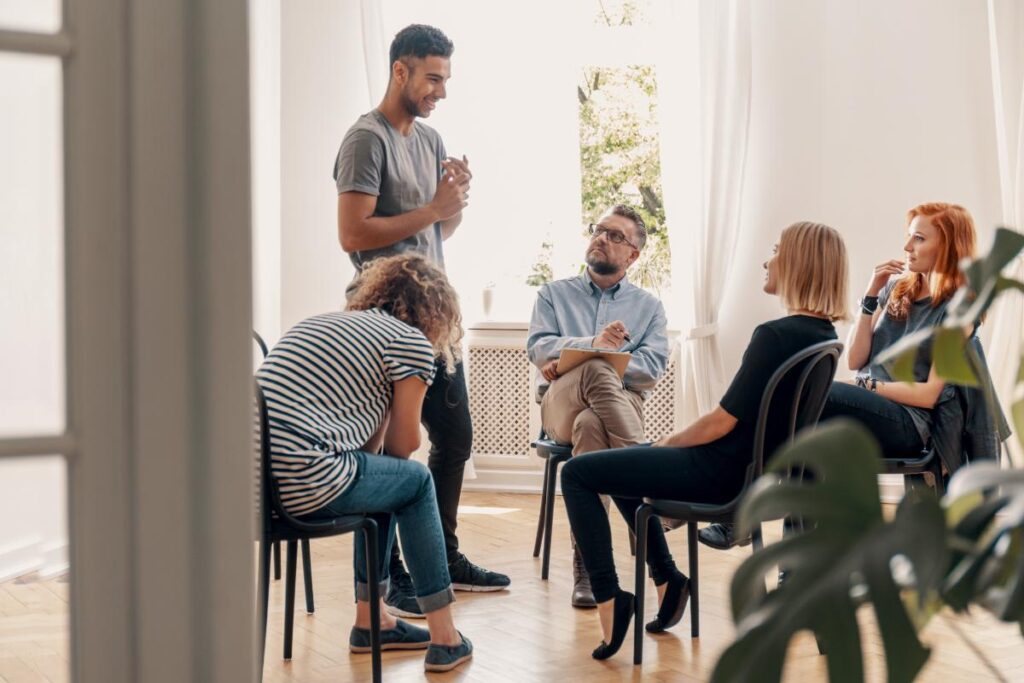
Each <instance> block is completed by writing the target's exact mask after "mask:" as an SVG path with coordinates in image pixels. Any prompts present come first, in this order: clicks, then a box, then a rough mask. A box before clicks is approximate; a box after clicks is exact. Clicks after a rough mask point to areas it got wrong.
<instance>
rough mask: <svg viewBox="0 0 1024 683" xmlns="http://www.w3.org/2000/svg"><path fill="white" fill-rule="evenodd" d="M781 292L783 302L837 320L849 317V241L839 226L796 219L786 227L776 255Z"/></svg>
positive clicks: (790, 307)
mask: <svg viewBox="0 0 1024 683" xmlns="http://www.w3.org/2000/svg"><path fill="white" fill-rule="evenodd" d="M776 258H777V261H776V265H777V268H778V285H777V292H778V295H779V298H780V299H782V303H783V305H784V306H785V307H786V308H788V309H792V310H800V311H809V312H811V313H815V314H818V315H822V316H825V317H826V318H828V319H829V320H831V321H833V322H835V321H837V320H847V319H848V318H849V313H848V311H847V300H846V299H847V296H846V280H847V276H848V271H849V267H848V265H847V259H846V245H845V244H844V243H843V238H842V235H840V234H839V231H838V230H836V229H835V228H830V227H829V226H827V225H822V224H821V223H809V222H801V223H794V224H793V225H791V226H789V227H788V228H786V229H785V230H783V231H782V236H781V237H780V238H779V248H778V252H777V255H776Z"/></svg>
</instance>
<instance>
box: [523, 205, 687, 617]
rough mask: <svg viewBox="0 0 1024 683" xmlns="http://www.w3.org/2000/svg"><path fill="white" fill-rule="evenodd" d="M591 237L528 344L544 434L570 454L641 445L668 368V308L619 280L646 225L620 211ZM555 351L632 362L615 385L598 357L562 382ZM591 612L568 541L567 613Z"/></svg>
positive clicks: (539, 307)
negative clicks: (650, 401)
mask: <svg viewBox="0 0 1024 683" xmlns="http://www.w3.org/2000/svg"><path fill="white" fill-rule="evenodd" d="M588 232H589V233H590V243H589V244H588V245H587V253H586V262H587V268H586V270H585V271H584V272H583V273H582V274H581V275H578V276H576V277H572V278H566V279H564V280H557V281H555V282H551V283H548V284H546V285H544V286H542V287H541V288H540V291H539V292H538V294H537V302H536V304H535V305H534V307H533V317H532V319H531V320H530V333H529V337H528V338H527V342H526V345H527V352H528V354H529V357H530V362H532V363H533V364H534V365H536V366H537V368H538V370H539V372H538V374H537V400H538V401H540V409H541V423H542V424H543V426H544V431H545V432H546V433H547V435H548V437H549V438H551V439H554V440H555V441H557V442H559V443H566V444H569V443H571V444H572V454H573V455H574V456H575V455H580V454H582V453H590V452H592V451H600V450H604V449H607V448H620V447H624V446H633V445H636V444H638V443H641V442H642V441H644V424H643V403H644V399H645V398H646V397H647V394H649V393H650V390H651V389H653V388H654V385H655V384H657V383H658V380H659V379H661V377H662V375H664V374H665V370H666V367H667V366H668V339H667V337H666V335H665V326H666V319H665V308H664V306H662V304H661V301H659V300H658V298H657V297H655V296H654V295H653V294H651V293H649V292H646V291H644V290H643V289H640V288H639V287H637V286H635V285H633V284H632V283H630V282H629V280H628V279H627V277H626V270H627V269H628V268H629V266H631V265H632V264H633V263H634V262H635V261H636V260H637V258H639V256H640V252H641V251H642V250H643V248H644V243H645V242H646V241H647V229H646V226H645V225H644V221H643V218H641V217H640V214H638V213H637V212H636V210H635V209H633V208H631V207H629V206H625V205H623V204H618V205H616V206H613V207H612V208H611V209H609V210H608V211H607V212H606V213H605V214H604V215H603V216H602V217H601V218H600V220H598V222H597V223H592V224H590V226H589V227H588ZM562 349H608V350H611V351H628V352H629V353H631V354H632V356H631V358H630V361H629V365H628V367H627V368H626V374H625V376H624V377H623V378H622V379H620V378H619V375H618V374H617V373H616V372H615V369H614V368H612V366H611V365H610V364H608V363H607V362H606V361H604V360H601V359H594V360H589V361H587V362H585V363H582V364H581V365H578V366H576V367H575V368H573V369H572V370H570V371H569V372H567V373H565V374H564V375H559V374H558V372H557V370H556V366H557V364H558V356H559V354H560V353H561V351H562ZM607 507H608V501H607V500H605V508H606V509H607ZM596 604H597V603H596V602H595V601H594V594H593V592H592V591H591V589H590V579H589V578H588V577H587V573H586V570H585V569H584V567H583V560H582V558H581V557H580V554H579V551H578V550H577V549H576V544H575V542H574V543H573V592H572V605H573V606H574V607H595V606H596Z"/></svg>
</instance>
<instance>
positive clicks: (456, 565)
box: [448, 555, 512, 593]
mask: <svg viewBox="0 0 1024 683" xmlns="http://www.w3.org/2000/svg"><path fill="white" fill-rule="evenodd" d="M448 573H449V574H450V575H451V578H452V588H454V589H455V590H457V591H471V592H473V593H488V592H491V591H500V590H505V589H506V588H508V586H509V584H510V583H512V581H511V580H510V579H509V578H508V577H507V576H505V575H504V574H499V573H497V572H491V571H487V570H486V569H483V568H481V567H478V566H476V565H475V564H473V563H472V562H470V561H469V560H468V559H467V558H466V556H465V555H459V557H458V559H457V560H455V561H454V562H450V563H449V564H448Z"/></svg>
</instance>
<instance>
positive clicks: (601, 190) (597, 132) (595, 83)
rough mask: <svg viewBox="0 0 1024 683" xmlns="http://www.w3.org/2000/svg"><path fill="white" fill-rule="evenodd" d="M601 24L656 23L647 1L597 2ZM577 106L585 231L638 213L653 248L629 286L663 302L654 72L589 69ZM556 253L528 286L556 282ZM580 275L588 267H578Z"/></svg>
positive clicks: (665, 274)
mask: <svg viewBox="0 0 1024 683" xmlns="http://www.w3.org/2000/svg"><path fill="white" fill-rule="evenodd" d="M595 5H596V7H595V14H594V21H595V23H597V24H599V25H602V26H605V27H608V28H613V29H614V28H617V27H628V26H634V25H640V24H645V23H650V1H649V0H596V2H595ZM576 94H577V97H578V98H579V141H580V167H581V177H582V187H581V198H582V202H581V225H587V224H589V223H594V222H597V220H598V219H599V218H600V217H601V214H602V213H603V212H604V211H605V210H607V209H608V208H610V207H612V206H614V205H615V204H628V205H630V206H632V207H633V208H635V209H636V210H637V211H639V213H640V215H641V216H643V219H644V222H645V223H646V225H647V231H648V237H647V245H646V247H645V248H644V250H643V252H642V253H641V255H640V258H639V259H637V262H636V263H635V264H633V266H632V268H630V272H629V277H630V279H631V280H632V281H633V282H634V283H636V284H638V285H639V286H641V287H644V288H646V289H651V290H654V291H656V292H658V293H659V294H660V292H661V290H662V289H664V288H666V287H667V286H668V285H669V280H670V274H671V270H670V269H671V260H670V252H669V243H668V233H667V230H666V226H665V208H664V204H663V201H662V197H663V194H662V187H661V158H660V151H659V135H658V117H657V99H658V98H657V95H658V93H657V83H656V78H655V69H654V66H652V65H649V64H640V65H631V66H625V67H609V66H590V67H586V68H584V69H583V70H582V72H581V74H580V78H579V81H578V82H577V84H576ZM550 254H551V245H550V243H548V242H545V243H544V244H543V245H542V246H541V249H540V252H539V253H538V260H537V262H536V263H535V264H534V266H533V268H532V270H531V272H530V274H529V276H528V277H527V280H526V282H527V284H528V285H530V286H538V285H541V284H544V283H545V282H549V281H550V280H551V279H552V278H553V273H552V269H551V266H550ZM580 268H581V270H582V265H581V266H580Z"/></svg>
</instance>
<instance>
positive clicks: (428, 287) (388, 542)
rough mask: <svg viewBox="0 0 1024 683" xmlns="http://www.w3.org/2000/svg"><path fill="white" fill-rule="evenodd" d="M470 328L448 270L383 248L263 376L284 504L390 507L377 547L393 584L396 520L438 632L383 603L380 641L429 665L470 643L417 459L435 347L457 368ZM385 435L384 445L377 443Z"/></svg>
mask: <svg viewBox="0 0 1024 683" xmlns="http://www.w3.org/2000/svg"><path fill="white" fill-rule="evenodd" d="M461 337H462V328H461V316H460V314H459V307H458V299H457V297H456V295H455V292H454V290H452V288H451V286H450V285H449V284H448V280H447V279H446V278H445V276H444V274H443V273H442V272H441V271H440V270H438V269H437V268H436V267H435V266H433V265H431V264H430V263H428V262H427V261H426V260H424V259H423V258H422V257H420V256H413V255H402V256H393V257H389V258H382V259H378V260H376V261H374V262H372V263H371V264H369V265H368V266H367V267H366V268H365V269H364V270H363V272H362V274H361V275H360V279H359V283H358V289H357V290H356V291H355V292H354V293H353V294H352V296H351V297H350V299H349V303H348V308H347V309H346V310H345V311H344V312H341V313H325V314H323V315H317V316H313V317H312V318H307V319H306V320H303V321H302V322H300V323H298V324H297V325H296V326H295V327H293V328H292V329H291V330H289V331H288V332H287V333H286V334H285V335H284V336H283V337H282V338H281V340H280V341H279V342H278V343H277V344H276V345H275V346H274V348H273V350H272V351H271V352H270V354H269V355H268V356H267V359H266V361H265V362H264V363H263V365H262V367H260V370H259V372H258V373H257V375H256V377H257V380H258V381H259V383H260V387H261V388H262V389H263V392H264V394H265V396H266V401H267V413H268V422H269V427H270V441H271V470H272V473H273V476H274V478H275V480H276V482H277V485H278V487H279V490H280V493H281V500H282V503H283V504H284V506H285V508H286V509H287V510H288V511H289V512H291V513H292V514H295V515H301V516H307V515H308V516H310V517H316V518H324V517H332V516H341V515H347V514H353V513H391V517H390V520H391V522H390V524H382V525H380V527H379V528H380V535H381V538H380V542H379V548H380V549H381V556H380V557H379V558H378V563H379V566H380V567H381V576H382V577H384V581H385V585H383V586H382V587H381V593H380V594H381V595H384V594H385V593H386V592H387V585H386V581H387V571H388V563H387V562H386V561H385V560H386V558H388V557H390V555H391V546H392V543H394V539H395V524H396V522H397V525H398V526H399V527H400V528H401V530H402V546H403V551H404V553H403V554H404V555H405V557H406V560H407V562H408V564H409V571H410V573H411V574H412V578H413V583H414V584H415V587H416V598H417V601H418V602H419V604H420V607H421V608H422V610H423V612H424V614H425V615H426V618H427V626H428V628H429V632H428V631H427V630H425V629H422V628H418V627H415V626H412V625H410V624H407V623H406V622H403V621H400V620H396V619H395V618H394V617H392V616H390V615H388V614H387V612H385V610H384V605H383V602H382V603H381V605H380V615H381V643H382V648H383V649H385V650H388V649H427V657H426V669H427V670H428V671H447V670H449V669H452V668H454V667H455V666H457V665H458V664H460V663H461V662H463V661H466V660H467V659H469V658H470V656H471V654H472V650H473V646H472V644H471V643H470V641H469V640H468V639H467V638H465V637H463V636H462V635H461V634H460V633H459V632H458V631H457V630H456V629H455V624H454V622H453V620H452V613H451V607H450V605H451V603H452V602H453V601H454V600H455V596H454V593H453V592H452V586H451V579H450V577H449V575H448V564H447V561H446V556H445V547H444V535H443V533H442V530H441V521H440V517H439V515H438V509H437V503H436V501H435V498H434V484H433V481H432V480H431V476H430V472H429V470H427V468H426V467H425V466H423V465H422V464H421V463H419V462H415V461H412V460H409V459H408V458H409V456H410V454H412V452H413V451H415V450H416V449H417V448H418V447H419V443H420V412H421V408H422V405H423V397H424V395H425V393H426V390H427V386H428V385H429V384H430V383H431V381H432V379H433V371H434V359H435V357H436V356H441V357H442V358H443V359H444V361H445V364H446V366H447V368H448V370H449V371H451V370H452V369H453V368H454V365H455V360H456V358H455V355H456V354H457V353H458V348H459V341H460V339H461ZM382 447H383V452H384V453H385V454H386V455H379V454H378V453H380V452H381V449H382ZM354 543H355V552H354V565H355V577H356V623H355V626H353V628H352V632H351V635H350V637H349V648H350V650H352V651H353V652H369V651H370V636H369V626H370V606H369V603H368V599H369V590H368V587H367V585H366V580H367V579H366V570H365V567H366V548H365V544H364V542H363V538H362V536H361V535H360V534H356V535H355V541H354Z"/></svg>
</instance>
